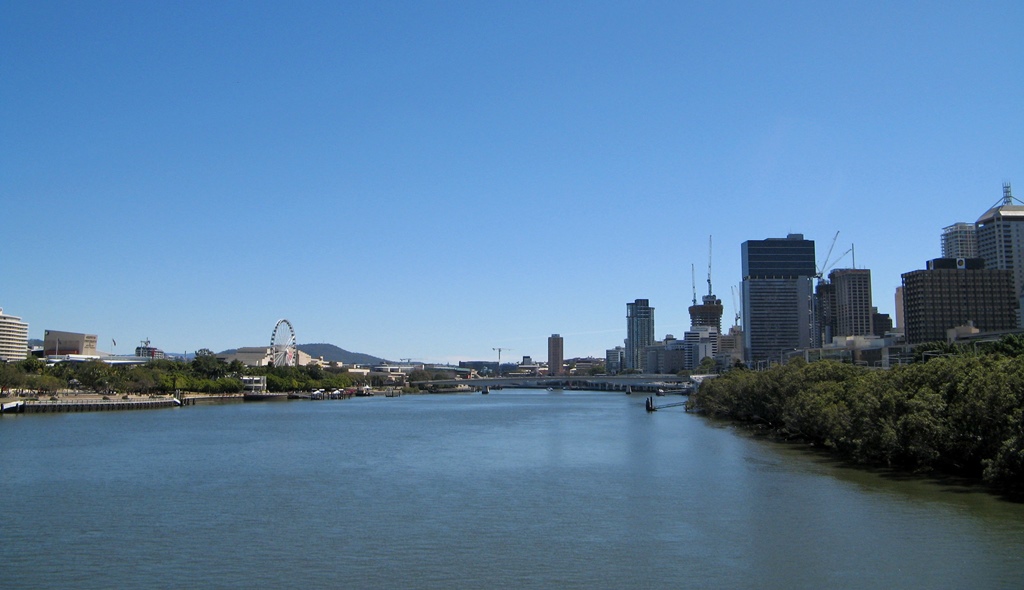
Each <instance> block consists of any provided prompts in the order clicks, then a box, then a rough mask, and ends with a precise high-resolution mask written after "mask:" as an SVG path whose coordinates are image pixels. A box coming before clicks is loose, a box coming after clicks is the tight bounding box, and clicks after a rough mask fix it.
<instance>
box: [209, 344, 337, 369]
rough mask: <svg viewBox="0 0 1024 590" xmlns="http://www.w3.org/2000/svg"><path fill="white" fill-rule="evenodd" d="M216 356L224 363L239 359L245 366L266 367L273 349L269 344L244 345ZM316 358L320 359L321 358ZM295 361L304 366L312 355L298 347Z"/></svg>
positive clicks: (271, 361) (271, 358)
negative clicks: (232, 351) (230, 352)
mask: <svg viewBox="0 0 1024 590" xmlns="http://www.w3.org/2000/svg"><path fill="white" fill-rule="evenodd" d="M217 358H218V359H220V360H222V361H224V362H226V363H230V362H232V361H241V362H242V364H243V365H245V366H247V367H266V366H269V365H270V364H271V363H273V362H274V354H273V350H272V349H271V348H270V347H269V346H245V347H242V348H239V349H238V350H236V351H235V352H234V353H232V354H219V355H217ZM317 360H318V361H320V360H322V359H317ZM295 361H296V362H295V364H296V366H299V367H304V366H306V365H309V364H312V363H313V362H314V361H313V357H311V356H309V355H308V354H306V353H304V352H302V351H301V350H298V349H296V350H295Z"/></svg>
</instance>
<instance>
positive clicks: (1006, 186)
mask: <svg viewBox="0 0 1024 590" xmlns="http://www.w3.org/2000/svg"><path fill="white" fill-rule="evenodd" d="M1012 204H1013V191H1012V190H1010V183H1009V182H1004V183H1003V205H1012Z"/></svg>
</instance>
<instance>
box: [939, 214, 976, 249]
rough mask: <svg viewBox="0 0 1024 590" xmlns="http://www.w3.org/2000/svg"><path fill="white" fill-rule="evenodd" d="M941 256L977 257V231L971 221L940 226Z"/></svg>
mask: <svg viewBox="0 0 1024 590" xmlns="http://www.w3.org/2000/svg"><path fill="white" fill-rule="evenodd" d="M942 257H943V258H977V257H978V232H977V227H976V226H975V224H973V223H964V222H962V221H961V222H957V223H954V224H953V225H948V226H946V227H944V228H942Z"/></svg>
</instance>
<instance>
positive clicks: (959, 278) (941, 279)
mask: <svg viewBox="0 0 1024 590" xmlns="http://www.w3.org/2000/svg"><path fill="white" fill-rule="evenodd" d="M903 313H904V314H905V322H906V324H905V325H904V326H903V329H904V334H906V339H907V343H908V344H919V343H921V342H931V341H935V340H945V339H946V330H949V329H951V328H955V327H958V326H966V325H973V326H974V327H975V328H977V329H978V330H980V331H982V332H997V331H1001V330H1010V329H1013V328H1015V327H1016V326H1017V297H1016V295H1015V294H1014V287H1013V273H1012V272H1011V271H1010V270H1003V269H989V268H985V262H984V260H982V259H980V258H967V259H964V258H937V259H935V260H930V261H928V264H927V268H926V269H925V270H915V271H911V272H908V273H903Z"/></svg>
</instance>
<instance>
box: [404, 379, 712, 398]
mask: <svg viewBox="0 0 1024 590" xmlns="http://www.w3.org/2000/svg"><path fill="white" fill-rule="evenodd" d="M412 385H421V386H424V387H426V388H427V389H432V390H441V389H448V388H452V387H457V386H460V385H462V386H469V387H474V388H477V389H480V390H491V389H500V388H503V387H510V388H516V387H518V388H528V389H548V388H551V389H587V390H592V391H623V392H626V393H631V392H634V391H635V392H637V393H659V392H662V393H689V392H690V390H691V389H692V388H693V380H691V379H690V377H688V376H683V377H680V376H678V375H648V374H636V375H585V376H568V375H559V376H554V377H534V376H522V375H512V376H506V377H486V378H480V379H438V380H433V381H414V382H413V383H412Z"/></svg>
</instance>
